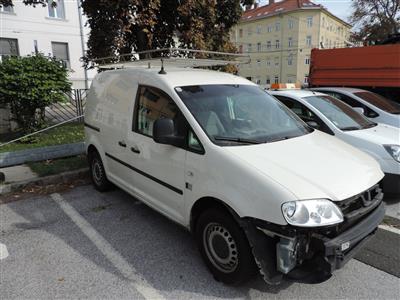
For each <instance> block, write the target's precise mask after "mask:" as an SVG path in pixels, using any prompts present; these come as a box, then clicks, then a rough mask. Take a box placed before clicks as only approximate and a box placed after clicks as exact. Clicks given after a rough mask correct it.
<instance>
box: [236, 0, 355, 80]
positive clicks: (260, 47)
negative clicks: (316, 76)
mask: <svg viewBox="0 0 400 300" xmlns="http://www.w3.org/2000/svg"><path fill="white" fill-rule="evenodd" d="M350 29H351V25H349V24H348V23H346V22H344V21H343V20H341V19H339V18H337V17H336V16H334V15H333V14H331V13H330V12H329V11H327V10H326V9H325V8H324V7H323V6H321V5H317V4H314V3H313V2H311V1H309V0H283V1H280V2H278V1H274V0H269V3H268V4H267V5H265V6H261V7H257V6H255V7H254V8H252V9H249V8H247V9H246V11H245V12H244V13H243V16H242V18H241V21H240V22H239V24H238V25H237V26H236V27H235V28H234V29H233V31H232V32H231V41H232V42H233V43H234V44H235V45H236V47H237V48H238V50H239V52H242V53H248V54H249V56H250V58H251V63H250V64H247V65H241V66H240V67H239V75H240V76H243V77H246V78H248V79H250V80H252V81H254V82H255V83H257V84H260V85H261V86H262V87H269V86H270V85H271V84H272V83H281V82H284V83H296V82H299V83H301V84H303V85H307V84H308V74H309V68H310V54H311V49H312V48H339V47H345V46H346V45H347V43H348V40H349V36H350Z"/></svg>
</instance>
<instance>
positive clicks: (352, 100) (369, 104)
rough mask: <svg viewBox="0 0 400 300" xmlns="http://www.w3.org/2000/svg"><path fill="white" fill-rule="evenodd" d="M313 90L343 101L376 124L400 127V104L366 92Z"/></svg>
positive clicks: (331, 89)
mask: <svg viewBox="0 0 400 300" xmlns="http://www.w3.org/2000/svg"><path fill="white" fill-rule="evenodd" d="M311 90H313V91H318V92H321V93H324V94H328V95H330V96H333V97H335V98H337V99H339V100H342V101H343V102H345V103H347V104H348V105H350V106H352V107H353V108H354V110H356V111H358V112H359V113H361V114H364V115H365V116H366V117H367V118H369V119H371V120H372V121H374V122H376V123H383V124H387V125H391V126H394V127H398V128H399V127H400V104H399V103H397V102H394V101H392V100H389V99H386V98H384V97H382V96H381V95H378V94H375V93H373V92H370V91H366V90H361V89H354V88H342V87H321V88H313V89H311Z"/></svg>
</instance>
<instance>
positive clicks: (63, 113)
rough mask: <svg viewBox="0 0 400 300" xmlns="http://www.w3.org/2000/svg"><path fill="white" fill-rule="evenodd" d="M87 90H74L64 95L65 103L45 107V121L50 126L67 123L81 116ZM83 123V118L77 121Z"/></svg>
mask: <svg viewBox="0 0 400 300" xmlns="http://www.w3.org/2000/svg"><path fill="white" fill-rule="evenodd" d="M87 92H88V90H85V89H74V90H72V91H71V92H70V93H67V94H65V101H64V102H59V103H54V104H52V105H50V106H48V107H46V114H45V120H46V121H47V122H48V123H51V124H57V123H60V122H63V121H68V120H70V119H72V118H74V117H79V116H82V115H83V112H84V109H85V105H86V97H87ZM77 121H78V122H83V116H82V117H80V118H78V119H77Z"/></svg>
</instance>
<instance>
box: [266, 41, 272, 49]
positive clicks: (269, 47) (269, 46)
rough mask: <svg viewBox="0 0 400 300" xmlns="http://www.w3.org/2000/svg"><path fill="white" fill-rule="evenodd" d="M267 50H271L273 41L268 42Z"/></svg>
mask: <svg viewBox="0 0 400 300" xmlns="http://www.w3.org/2000/svg"><path fill="white" fill-rule="evenodd" d="M267 49H268V50H269V49H271V41H268V42H267Z"/></svg>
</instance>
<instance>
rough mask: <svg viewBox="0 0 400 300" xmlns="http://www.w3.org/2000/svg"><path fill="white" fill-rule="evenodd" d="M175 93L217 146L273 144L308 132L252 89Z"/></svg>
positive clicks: (279, 106) (203, 88)
mask: <svg viewBox="0 0 400 300" xmlns="http://www.w3.org/2000/svg"><path fill="white" fill-rule="evenodd" d="M175 90H176V92H177V93H178V95H179V96H180V97H181V99H182V101H183V102H184V103H185V105H186V106H187V108H188V109H189V110H190V112H191V113H192V115H193V116H194V117H195V119H196V120H197V122H198V123H199V124H200V125H201V127H202V128H203V129H204V131H205V132H206V134H207V135H208V136H209V137H210V139H211V140H212V141H213V142H214V143H216V144H219V145H234V144H258V143H266V142H273V141H278V140H283V139H289V138H293V137H297V136H301V135H304V134H307V133H309V132H311V131H312V129H310V128H309V127H308V126H307V125H306V124H305V123H303V122H302V121H301V120H300V119H299V118H298V117H297V116H296V115H294V114H293V113H292V112H291V111H290V110H289V109H287V108H286V107H285V106H284V105H283V104H281V103H280V102H279V101H277V100H276V99H275V98H273V97H272V96H270V95H268V94H267V93H266V92H264V91H263V90H261V89H260V88H259V87H256V86H252V85H196V86H183V87H177V88H175Z"/></svg>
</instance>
